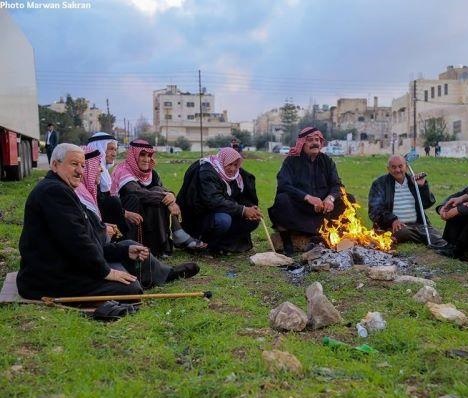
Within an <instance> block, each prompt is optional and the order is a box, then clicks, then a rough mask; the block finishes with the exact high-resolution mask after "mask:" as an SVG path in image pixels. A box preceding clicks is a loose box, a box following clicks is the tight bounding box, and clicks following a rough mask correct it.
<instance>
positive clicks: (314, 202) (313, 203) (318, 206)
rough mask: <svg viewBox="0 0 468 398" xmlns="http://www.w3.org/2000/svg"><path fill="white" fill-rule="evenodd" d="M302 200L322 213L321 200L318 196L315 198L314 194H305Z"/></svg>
mask: <svg viewBox="0 0 468 398" xmlns="http://www.w3.org/2000/svg"><path fill="white" fill-rule="evenodd" d="M304 200H305V201H306V202H307V203H309V204H310V205H311V206H314V210H315V212H316V213H322V212H323V201H322V199H320V198H317V197H316V196H312V195H306V196H305V197H304Z"/></svg>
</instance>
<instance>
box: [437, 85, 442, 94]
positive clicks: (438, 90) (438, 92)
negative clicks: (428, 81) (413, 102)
mask: <svg viewBox="0 0 468 398" xmlns="http://www.w3.org/2000/svg"><path fill="white" fill-rule="evenodd" d="M441 95H442V86H437V96H438V97H440V96H441Z"/></svg>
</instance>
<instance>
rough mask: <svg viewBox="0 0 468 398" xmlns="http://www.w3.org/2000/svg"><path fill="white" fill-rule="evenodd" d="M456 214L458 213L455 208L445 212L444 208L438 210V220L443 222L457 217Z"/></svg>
mask: <svg viewBox="0 0 468 398" xmlns="http://www.w3.org/2000/svg"><path fill="white" fill-rule="evenodd" d="M458 214H459V213H458V209H457V207H456V206H455V207H452V208H451V209H447V210H445V206H444V207H443V208H442V209H440V218H441V219H442V220H444V221H447V220H450V219H451V218H453V217H456V216H458Z"/></svg>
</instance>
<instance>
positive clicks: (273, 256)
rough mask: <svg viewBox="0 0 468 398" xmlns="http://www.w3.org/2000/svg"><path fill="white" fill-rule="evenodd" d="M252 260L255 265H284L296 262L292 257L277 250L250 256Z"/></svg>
mask: <svg viewBox="0 0 468 398" xmlns="http://www.w3.org/2000/svg"><path fill="white" fill-rule="evenodd" d="M249 259H250V262H251V263H252V264H253V265H263V266H270V267H281V266H283V265H291V264H294V260H293V259H292V258H291V257H288V256H285V255H283V254H279V253H275V252H265V253H257V254H254V255H253V256H250V258H249Z"/></svg>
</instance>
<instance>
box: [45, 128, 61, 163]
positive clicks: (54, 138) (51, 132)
mask: <svg viewBox="0 0 468 398" xmlns="http://www.w3.org/2000/svg"><path fill="white" fill-rule="evenodd" d="M57 144H58V134H57V132H56V131H55V129H54V125H53V124H52V123H49V124H48V125H47V132H46V145H45V148H46V153H47V161H48V162H49V164H50V157H51V156H52V152H53V151H54V148H55V147H56V146H57Z"/></svg>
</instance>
